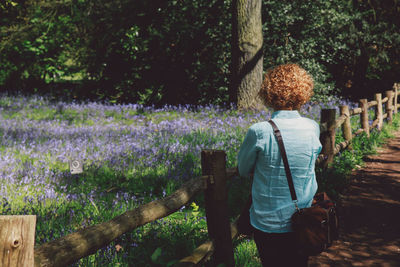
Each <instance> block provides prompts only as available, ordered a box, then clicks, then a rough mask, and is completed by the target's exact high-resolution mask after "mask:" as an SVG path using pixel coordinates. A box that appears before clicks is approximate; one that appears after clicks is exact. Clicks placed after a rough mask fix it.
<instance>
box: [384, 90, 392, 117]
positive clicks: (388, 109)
mask: <svg viewBox="0 0 400 267" xmlns="http://www.w3.org/2000/svg"><path fill="white" fill-rule="evenodd" d="M385 93H386V97H387V98H388V100H387V101H386V106H385V109H386V113H387V118H388V123H389V124H390V123H392V120H393V91H391V90H390V91H386V92H385Z"/></svg>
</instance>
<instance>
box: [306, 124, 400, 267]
mask: <svg viewBox="0 0 400 267" xmlns="http://www.w3.org/2000/svg"><path fill="white" fill-rule="evenodd" d="M366 161H367V163H366V166H365V167H364V168H363V169H360V170H358V171H356V172H355V173H354V180H353V181H352V183H351V185H350V186H349V188H348V189H347V190H346V192H344V197H343V200H342V201H341V203H339V207H340V210H339V211H340V214H341V216H340V218H341V223H342V225H341V233H340V240H338V241H336V242H335V243H334V245H333V246H332V247H331V248H330V249H329V250H328V251H327V252H323V253H322V254H320V255H319V256H316V257H312V258H311V259H310V266H400V132H397V133H396V138H394V139H392V140H390V141H389V143H388V144H387V145H386V146H385V147H384V148H382V149H380V150H379V155H376V156H371V157H369V158H368V159H367V160H366Z"/></svg>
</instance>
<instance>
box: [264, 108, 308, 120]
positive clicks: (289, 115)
mask: <svg viewBox="0 0 400 267" xmlns="http://www.w3.org/2000/svg"><path fill="white" fill-rule="evenodd" d="M300 117H301V116H300V113H299V112H298V111H297V110H278V111H275V112H274V113H272V116H271V119H296V118H300Z"/></svg>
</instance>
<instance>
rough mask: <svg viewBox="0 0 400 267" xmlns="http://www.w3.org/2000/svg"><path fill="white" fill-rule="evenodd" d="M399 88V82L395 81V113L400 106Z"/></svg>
mask: <svg viewBox="0 0 400 267" xmlns="http://www.w3.org/2000/svg"><path fill="white" fill-rule="evenodd" d="M398 88H399V84H398V83H395V84H394V85H393V90H394V104H393V105H394V107H393V108H394V110H393V111H394V113H395V114H397V108H398V104H397V98H398V96H399V92H398V90H399V89H398Z"/></svg>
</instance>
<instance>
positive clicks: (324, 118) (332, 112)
mask: <svg viewBox="0 0 400 267" xmlns="http://www.w3.org/2000/svg"><path fill="white" fill-rule="evenodd" d="M335 120H336V109H322V110H321V125H322V124H323V123H326V125H327V128H326V129H327V130H326V131H324V132H322V133H321V136H320V140H321V144H322V151H321V154H324V155H325V156H327V160H326V161H325V162H324V164H323V167H324V168H326V167H328V165H329V164H330V163H332V162H333V157H334V156H335V154H334V153H335V136H336V127H335Z"/></svg>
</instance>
